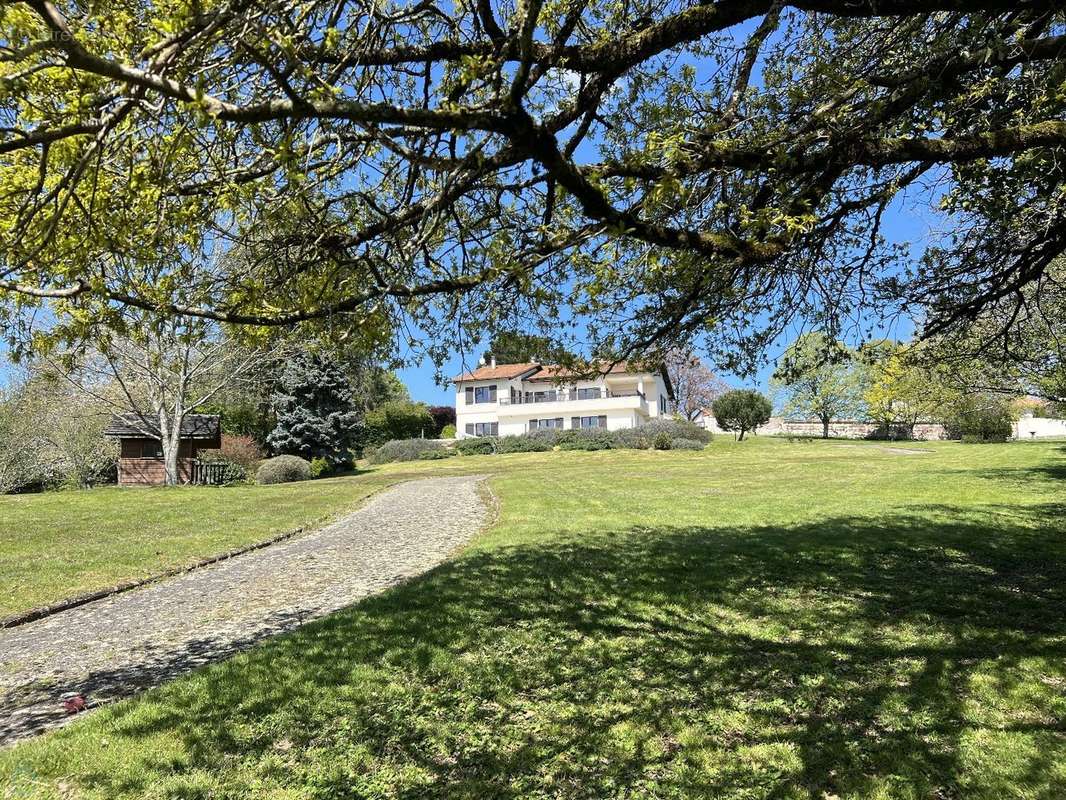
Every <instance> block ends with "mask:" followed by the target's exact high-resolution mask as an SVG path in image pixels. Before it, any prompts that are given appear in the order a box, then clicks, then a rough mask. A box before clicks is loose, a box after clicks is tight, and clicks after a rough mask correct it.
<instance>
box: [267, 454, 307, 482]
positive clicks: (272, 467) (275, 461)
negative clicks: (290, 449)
mask: <svg viewBox="0 0 1066 800" xmlns="http://www.w3.org/2000/svg"><path fill="white" fill-rule="evenodd" d="M310 477H311V464H310V463H309V462H308V461H306V460H304V459H302V458H300V457H299V456H275V457H274V458H268V459H267V460H266V461H264V462H263V463H262V464H260V465H259V471H258V472H256V474H255V480H256V483H259V484H264V485H265V484H271V483H292V482H293V481H306V480H308V479H309V478H310Z"/></svg>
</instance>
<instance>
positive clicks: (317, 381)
mask: <svg viewBox="0 0 1066 800" xmlns="http://www.w3.org/2000/svg"><path fill="white" fill-rule="evenodd" d="M272 403H273V406H274V412H275V414H277V421H278V422H277V425H276V426H275V428H274V430H273V431H271V433H270V436H269V437H267V444H268V445H269V446H270V448H271V450H273V451H274V452H275V453H278V454H287V455H294V456H300V457H302V458H306V459H307V460H311V459H313V458H324V459H326V461H328V462H329V463H330V466H332V467H337V466H339V465H342V464H345V463H347V462H350V461H351V460H352V458H353V456H354V451H355V449H356V448H357V447H358V446H359V443H360V442H361V440H362V436H361V431H362V427H363V426H362V414H361V412H360V410H359V408H358V405H357V403H356V402H355V397H354V392H353V390H352V386H351V383H350V382H349V380H348V378H347V377H346V376H345V374H344V372H343V371H342V370H341V369H340V367H339V366H338V365H337V364H336V363H335V362H333V361H332V360H331V359H330V358H329V357H327V356H323V355H321V354H319V353H304V354H301V355H299V356H296V357H295V358H293V359H292V360H291V361H290V362H289V363H288V365H286V367H285V371H284V372H283V373H282V376H281V385H280V388H279V390H278V392H277V393H275V394H274V395H273V397H272Z"/></svg>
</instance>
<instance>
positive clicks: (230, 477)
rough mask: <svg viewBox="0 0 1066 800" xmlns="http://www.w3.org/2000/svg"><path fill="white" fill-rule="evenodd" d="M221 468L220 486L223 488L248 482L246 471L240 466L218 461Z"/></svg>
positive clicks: (230, 462)
mask: <svg viewBox="0 0 1066 800" xmlns="http://www.w3.org/2000/svg"><path fill="white" fill-rule="evenodd" d="M218 463H220V464H222V465H223V467H222V484H223V485H224V486H233V485H234V484H237V483H247V482H248V475H249V473H248V470H246V469H245V468H244V467H242V466H241V465H240V464H234V463H233V462H232V461H220V462H218Z"/></svg>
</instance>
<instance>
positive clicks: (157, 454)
mask: <svg viewBox="0 0 1066 800" xmlns="http://www.w3.org/2000/svg"><path fill="white" fill-rule="evenodd" d="M162 457H163V443H162V442H157V441H156V440H155V439H145V440H144V441H143V442H141V458H162Z"/></svg>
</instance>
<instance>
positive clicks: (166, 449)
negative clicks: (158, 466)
mask: <svg viewBox="0 0 1066 800" xmlns="http://www.w3.org/2000/svg"><path fill="white" fill-rule="evenodd" d="M168 423H169V424H168ZM181 423H182V419H181V417H180V416H177V415H176V416H175V418H174V419H173V420H168V419H167V415H166V411H164V410H162V409H161V410H160V411H159V440H160V444H162V446H163V483H164V484H166V485H167V486H177V485H178V477H179V476H178V453H179V451H180V449H181V448H180V445H181Z"/></svg>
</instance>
